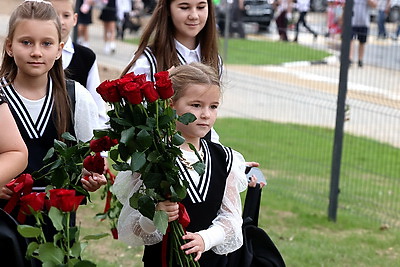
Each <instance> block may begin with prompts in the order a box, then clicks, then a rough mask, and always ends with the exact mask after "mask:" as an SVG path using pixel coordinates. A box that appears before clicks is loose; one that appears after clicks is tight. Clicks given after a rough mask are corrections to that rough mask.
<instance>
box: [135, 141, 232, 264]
mask: <svg viewBox="0 0 400 267" xmlns="http://www.w3.org/2000/svg"><path fill="white" fill-rule="evenodd" d="M201 142H202V149H203V151H204V155H205V156H204V163H205V165H206V170H205V173H204V174H203V175H202V177H201V178H200V183H199V184H198V186H197V187H196V186H195V185H194V183H193V182H192V180H191V178H190V175H189V173H188V170H187V168H186V166H184V165H183V164H182V163H181V162H180V161H179V160H177V165H178V166H179V169H180V170H179V172H180V177H181V179H184V180H186V181H188V183H189V187H188V189H187V192H188V195H187V196H186V198H185V199H184V200H183V201H182V204H183V205H184V206H185V208H186V210H187V212H188V214H189V217H190V224H189V226H188V227H187V228H186V230H187V231H189V232H197V231H200V230H205V229H207V228H209V226H210V225H211V224H212V221H213V220H214V219H215V218H216V217H217V213H218V210H219V209H220V207H221V203H222V198H223V196H224V193H225V187H226V179H227V177H228V174H229V172H230V170H231V167H232V158H233V156H232V150H231V149H230V148H228V147H223V146H221V145H220V144H216V143H212V142H210V141H207V140H201ZM161 244H162V243H161V242H160V243H158V244H155V245H151V246H145V250H144V255H143V262H144V263H145V266H161ZM226 261H227V257H226V256H225V255H218V254H215V253H214V252H213V251H211V250H209V251H207V252H204V253H203V254H202V256H201V258H200V265H201V266H205V267H213V266H215V267H219V266H224V264H226Z"/></svg>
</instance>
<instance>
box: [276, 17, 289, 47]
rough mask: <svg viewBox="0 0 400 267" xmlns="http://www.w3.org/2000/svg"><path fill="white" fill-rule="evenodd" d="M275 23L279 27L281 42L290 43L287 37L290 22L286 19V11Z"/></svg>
mask: <svg viewBox="0 0 400 267" xmlns="http://www.w3.org/2000/svg"><path fill="white" fill-rule="evenodd" d="M275 22H276V26H277V27H278V33H279V38H280V40H282V41H288V37H287V27H288V20H287V18H286V11H282V13H281V14H280V15H279V16H278V17H277V18H276V20H275Z"/></svg>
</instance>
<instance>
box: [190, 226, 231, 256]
mask: <svg viewBox="0 0 400 267" xmlns="http://www.w3.org/2000/svg"><path fill="white" fill-rule="evenodd" d="M197 233H198V234H199V235H200V236H201V237H202V238H203V241H204V251H207V250H210V249H211V248H212V247H215V246H216V245H219V244H222V243H223V242H224V235H225V234H224V229H223V228H222V227H220V226H218V225H214V226H212V227H210V228H208V229H207V230H201V231H199V232H197Z"/></svg>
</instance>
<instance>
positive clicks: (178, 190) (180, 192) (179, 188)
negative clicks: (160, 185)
mask: <svg viewBox="0 0 400 267" xmlns="http://www.w3.org/2000/svg"><path fill="white" fill-rule="evenodd" d="M179 180H180V179H179ZM171 187H172V188H171V192H172V190H173V191H174V192H175V194H176V197H177V199H173V198H172V199H171V201H176V202H179V201H182V199H184V198H185V197H186V194H187V190H186V187H185V186H184V185H183V184H182V182H181V181H179V183H177V184H175V185H174V186H171ZM172 195H173V194H172Z"/></svg>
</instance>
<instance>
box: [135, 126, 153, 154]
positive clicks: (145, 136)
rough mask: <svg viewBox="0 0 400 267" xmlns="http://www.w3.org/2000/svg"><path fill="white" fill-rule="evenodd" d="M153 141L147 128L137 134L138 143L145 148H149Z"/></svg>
mask: <svg viewBox="0 0 400 267" xmlns="http://www.w3.org/2000/svg"><path fill="white" fill-rule="evenodd" d="M152 142H153V137H152V136H151V135H150V134H149V133H148V132H147V131H146V130H141V131H140V132H139V133H138V134H137V143H138V144H140V146H141V147H142V148H143V149H146V148H148V147H149V146H150V145H151V143H152Z"/></svg>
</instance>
